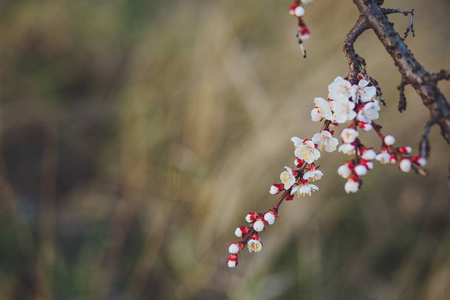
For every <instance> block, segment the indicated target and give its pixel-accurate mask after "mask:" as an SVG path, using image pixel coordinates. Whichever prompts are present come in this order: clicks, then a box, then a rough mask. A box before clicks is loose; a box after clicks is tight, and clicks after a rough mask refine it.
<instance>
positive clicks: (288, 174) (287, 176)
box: [280, 167, 296, 190]
mask: <svg viewBox="0 0 450 300" xmlns="http://www.w3.org/2000/svg"><path fill="white" fill-rule="evenodd" d="M284 168H285V169H286V171H284V172H282V173H281V174H280V179H281V182H282V183H283V184H284V189H285V190H287V189H289V188H290V187H291V186H292V185H293V184H294V183H295V181H296V180H295V176H294V174H293V172H292V169H291V168H289V167H284Z"/></svg>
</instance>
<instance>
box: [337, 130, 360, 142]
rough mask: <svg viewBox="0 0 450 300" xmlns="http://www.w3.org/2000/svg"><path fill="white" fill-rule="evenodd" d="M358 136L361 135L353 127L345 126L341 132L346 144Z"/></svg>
mask: <svg viewBox="0 0 450 300" xmlns="http://www.w3.org/2000/svg"><path fill="white" fill-rule="evenodd" d="M358 136H359V133H358V131H357V130H356V129H355V128H352V127H349V128H345V129H344V130H342V132H341V138H342V141H343V142H344V143H346V144H351V143H353V142H354V141H355V140H356V138H357V137H358Z"/></svg>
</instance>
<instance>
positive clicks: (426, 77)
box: [344, 0, 450, 144]
mask: <svg viewBox="0 0 450 300" xmlns="http://www.w3.org/2000/svg"><path fill="white" fill-rule="evenodd" d="M353 2H354V3H355V5H356V6H357V7H358V9H359V12H360V17H359V19H358V22H357V25H355V27H356V26H358V24H364V30H365V29H367V28H366V27H369V28H371V29H372V30H373V31H374V32H375V34H376V35H377V37H378V39H379V40H380V42H381V43H382V44H383V46H384V47H385V49H386V51H387V52H388V53H389V54H390V55H391V57H392V59H393V60H394V63H395V65H396V66H397V68H398V70H399V71H400V73H401V74H402V77H403V78H404V80H405V82H406V83H407V84H410V85H411V86H412V87H413V88H414V89H415V90H416V92H417V93H418V94H419V96H420V97H421V98H422V102H423V104H424V105H425V106H426V107H427V109H428V110H429V112H430V117H431V120H433V121H434V122H436V124H438V125H439V127H440V128H441V134H442V136H443V137H444V139H445V140H446V141H447V143H449V144H450V105H449V104H448V102H447V100H446V99H445V97H444V96H443V95H442V93H441V91H440V90H439V89H438V87H437V81H438V79H439V78H447V77H448V72H443V75H442V76H439V75H435V74H430V73H428V72H427V71H426V70H425V69H424V68H423V67H422V65H420V64H419V62H418V61H417V60H416V59H415V58H414V56H413V54H412V53H411V51H410V50H409V49H408V47H407V46H406V45H405V43H404V41H403V39H402V38H400V36H399V35H398V33H397V32H396V31H395V30H394V28H393V24H392V23H391V22H389V20H388V19H387V17H386V15H385V14H384V13H383V10H382V9H381V8H380V7H379V6H378V4H380V3H381V2H382V1H373V0H353ZM362 20H363V21H362ZM355 27H354V28H353V29H352V31H351V32H350V33H349V35H351V34H352V32H353V31H354V30H355ZM358 33H359V34H360V33H361V32H359V31H356V34H357V35H355V37H351V36H350V37H349V36H347V39H346V43H347V42H348V41H351V45H352V47H351V49H352V50H353V43H354V42H355V40H356V38H357V36H359V34H358ZM345 48H346V46H344V51H345ZM345 54H346V56H347V58H349V56H348V53H347V52H345ZM353 61H354V60H353ZM353 61H350V59H349V68H350V71H349V77H350V75H351V76H352V78H354V77H353V76H354V75H355V70H356V69H355V65H354V62H353ZM439 74H440V73H439Z"/></svg>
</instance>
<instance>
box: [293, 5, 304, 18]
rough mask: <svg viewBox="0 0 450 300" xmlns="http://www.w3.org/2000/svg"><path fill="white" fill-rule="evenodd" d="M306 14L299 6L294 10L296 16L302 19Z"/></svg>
mask: <svg viewBox="0 0 450 300" xmlns="http://www.w3.org/2000/svg"><path fill="white" fill-rule="evenodd" d="M304 14H305V9H304V8H303V7H301V6H297V7H296V8H295V10H294V15H295V16H297V17H302V16H303V15H304Z"/></svg>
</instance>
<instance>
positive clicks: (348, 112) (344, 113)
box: [330, 99, 357, 124]
mask: <svg viewBox="0 0 450 300" xmlns="http://www.w3.org/2000/svg"><path fill="white" fill-rule="evenodd" d="M330 106H331V110H332V111H333V118H332V119H331V121H333V122H335V123H339V124H343V123H346V122H348V121H351V120H353V119H354V118H355V117H356V116H357V114H356V112H355V111H353V109H354V108H355V103H354V102H352V101H350V100H348V99H343V100H340V101H331V104H330Z"/></svg>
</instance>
